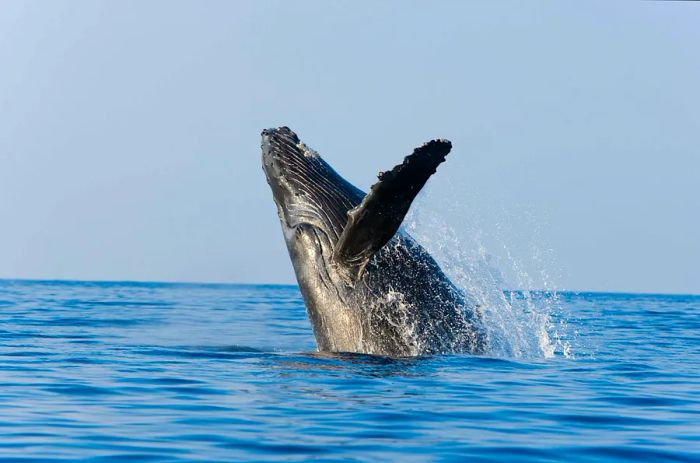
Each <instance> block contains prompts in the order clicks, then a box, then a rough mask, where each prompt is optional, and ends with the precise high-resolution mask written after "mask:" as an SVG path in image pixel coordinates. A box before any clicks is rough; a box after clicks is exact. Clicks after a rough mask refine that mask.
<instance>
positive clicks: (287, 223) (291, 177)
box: [261, 127, 364, 351]
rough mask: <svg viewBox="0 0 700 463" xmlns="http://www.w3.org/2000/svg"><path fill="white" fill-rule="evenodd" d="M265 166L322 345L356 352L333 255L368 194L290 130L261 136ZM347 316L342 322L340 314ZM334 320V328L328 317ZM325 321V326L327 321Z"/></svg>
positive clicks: (265, 132)
mask: <svg viewBox="0 0 700 463" xmlns="http://www.w3.org/2000/svg"><path fill="white" fill-rule="evenodd" d="M261 148H262V165H263V171H264V172H265V176H266V177H267V183H269V184H270V188H271V190H272V195H273V197H274V200H275V204H276V206H277V213H278V215H279V218H280V222H281V225H282V231H283V233H284V238H285V241H286V244H287V249H288V250H289V255H290V257H291V260H292V264H293V265H294V270H295V273H296V276H297V280H298V282H299V288H300V289H301V291H302V294H303V295H304V300H305V302H306V306H307V311H308V314H309V318H310V319H311V322H312V325H313V326H314V332H315V333H316V339H317V341H318V342H319V345H321V346H324V347H326V348H327V349H330V350H334V351H358V349H360V348H361V347H360V345H359V344H358V341H357V340H358V339H359V338H360V336H359V335H358V334H357V333H358V331H357V330H358V326H359V322H358V321H357V320H354V319H353V317H355V316H356V313H357V311H356V310H350V308H349V307H348V305H347V304H345V303H344V302H343V300H342V299H343V297H342V296H341V294H342V293H343V291H344V290H343V289H342V288H343V285H342V283H341V280H340V277H339V273H338V266H337V265H336V261H335V259H334V250H335V247H336V245H337V243H338V241H339V238H340V236H341V234H342V232H343V229H344V228H345V226H346V223H347V222H348V211H349V210H351V209H352V208H354V207H355V206H357V205H358V204H359V203H360V202H361V200H362V198H363V196H364V193H363V192H362V191H360V190H359V189H357V188H355V187H354V186H353V185H351V184H350V183H349V182H347V181H346V180H345V179H343V178H342V177H341V176H340V175H338V174H337V173H336V172H335V171H334V170H333V169H332V168H331V166H329V165H328V164H327V163H326V162H325V161H324V160H323V159H321V157H320V156H319V155H318V153H316V152H315V151H313V150H311V149H310V148H309V147H307V146H306V145H305V144H303V143H302V142H301V141H300V140H299V138H298V137H297V136H296V134H295V133H294V132H292V131H291V130H290V129H289V128H287V127H280V128H277V129H267V130H263V132H262V145H261ZM339 313H344V314H345V315H343V316H338V315H337V314H339ZM330 314H336V315H335V316H333V322H332V323H331V322H329V319H328V317H329V316H330ZM324 320H325V321H324Z"/></svg>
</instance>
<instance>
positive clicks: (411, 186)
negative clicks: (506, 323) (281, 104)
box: [262, 127, 484, 357]
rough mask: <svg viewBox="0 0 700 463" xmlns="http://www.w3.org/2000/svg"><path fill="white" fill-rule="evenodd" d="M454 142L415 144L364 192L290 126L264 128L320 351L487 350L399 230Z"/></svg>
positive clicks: (267, 159)
mask: <svg viewBox="0 0 700 463" xmlns="http://www.w3.org/2000/svg"><path fill="white" fill-rule="evenodd" d="M451 146H452V145H451V144H450V142H448V141H444V140H433V141H431V142H429V143H426V144H425V145H423V146H421V147H419V148H417V149H416V150H415V151H414V152H413V154H411V155H410V156H407V157H406V158H405V159H404V162H403V163H402V164H399V165H398V166H396V167H394V168H393V169H392V170H391V171H387V172H384V173H380V175H379V181H378V182H377V183H376V184H375V185H374V186H372V188H371V190H370V192H369V194H367V195H365V193H363V192H362V191H361V190H359V189H358V188H356V187H354V186H353V185H351V184H350V183H349V182H347V181H346V180H345V179H343V178H342V177H341V176H340V175H338V174H337V173H336V172H335V171H334V170H333V169H332V168H331V167H330V166H329V165H328V164H327V163H326V162H325V161H324V160H323V159H321V157H320V156H319V155H318V154H317V153H316V152H314V151H312V150H311V149H309V148H308V147H307V146H306V145H304V144H303V143H301V142H300V141H299V139H298V137H297V136H296V134H295V133H294V132H292V131H291V130H290V129H289V128H287V127H281V128H278V129H268V130H265V131H263V133H262V158H263V159H262V161H263V170H264V172H265V175H266V177H267V181H268V183H269V184H270V187H271V189H272V192H273V197H274V200H275V203H276V205H277V210H278V215H279V217H280V221H281V224H282V230H283V232H284V237H285V241H286V243H287V248H288V250H289V255H290V257H291V260H292V264H293V266H294V270H295V273H296V277H297V280H298V282H299V288H300V289H301V293H302V296H303V298H304V302H305V304H306V308H307V312H308V315H309V318H310V320H311V324H312V327H313V331H314V335H315V337H316V342H317V345H318V348H319V350H321V351H330V352H357V353H365V354H375V355H386V356H394V357H398V356H415V355H429V354H435V353H445V352H470V353H478V352H481V351H482V350H483V348H484V336H483V335H482V331H481V329H480V318H479V315H478V311H477V310H476V309H475V307H473V306H471V305H469V304H467V302H466V299H465V296H464V294H463V293H462V292H461V291H459V290H458V289H457V288H456V287H455V286H454V285H453V284H452V282H451V281H450V280H449V279H448V278H447V277H446V276H445V274H444V273H443V272H442V270H441V269H440V267H439V266H438V264H437V263H436V262H435V260H434V259H433V258H432V257H431V256H430V254H428V252H427V251H426V250H425V249H423V247H421V246H420V245H419V244H418V243H416V242H415V241H414V240H413V239H412V238H411V237H410V236H409V235H408V234H407V233H405V232H404V231H403V230H400V225H401V222H402V221H403V218H404V216H405V214H406V213H407V212H408V209H409V207H410V205H411V202H412V201H413V199H414V198H415V196H416V195H417V194H418V192H419V191H420V189H421V188H422V187H423V185H424V184H425V182H426V181H427V180H428V178H429V177H430V175H432V174H433V173H434V172H435V169H436V168H437V166H438V164H440V163H441V162H442V161H444V159H445V156H446V155H447V153H448V152H449V151H450V149H451Z"/></svg>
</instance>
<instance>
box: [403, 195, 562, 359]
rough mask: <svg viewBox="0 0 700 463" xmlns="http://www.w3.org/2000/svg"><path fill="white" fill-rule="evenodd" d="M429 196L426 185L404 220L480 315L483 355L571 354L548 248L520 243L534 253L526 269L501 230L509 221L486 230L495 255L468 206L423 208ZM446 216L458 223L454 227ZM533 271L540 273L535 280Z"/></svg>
mask: <svg viewBox="0 0 700 463" xmlns="http://www.w3.org/2000/svg"><path fill="white" fill-rule="evenodd" d="M460 196H461V195H460ZM460 196H456V197H460ZM430 197H431V194H430V190H429V189H428V190H427V191H426V192H425V193H422V194H421V195H420V196H419V197H418V199H417V201H416V203H415V204H414V208H413V210H412V212H411V214H410V216H409V217H408V218H407V220H406V221H405V222H404V225H405V228H406V230H407V231H408V232H409V233H410V234H411V235H412V236H413V237H414V238H415V239H416V240H417V241H418V242H419V243H420V244H421V245H422V246H424V247H425V248H426V249H427V250H428V252H430V253H431V255H432V256H433V257H434V258H435V259H436V260H437V262H438V263H439V264H440V266H441V267H442V269H443V271H445V273H446V274H447V275H448V276H449V277H450V278H451V279H452V281H453V283H454V284H455V285H457V286H458V287H459V288H460V289H461V290H462V291H463V292H464V293H465V295H466V296H467V298H468V300H469V303H470V304H473V305H474V306H476V307H478V310H479V311H480V312H481V313H482V314H483V321H484V329H485V331H486V334H487V338H488V350H487V355H492V356H496V357H509V358H550V357H553V356H555V355H561V356H564V357H567V358H569V357H571V356H572V349H571V340H570V338H571V336H570V335H569V334H568V327H567V323H566V316H565V314H564V312H563V306H562V304H561V301H560V297H559V294H558V292H557V289H556V287H555V284H554V282H553V280H554V278H552V277H551V274H550V272H551V270H549V269H548V268H547V263H548V262H549V261H551V256H550V254H551V251H550V250H549V248H546V247H543V246H537V245H535V244H533V243H528V242H521V243H518V245H519V246H521V247H522V248H523V249H528V250H530V251H531V253H532V257H531V258H530V259H529V260H528V266H527V268H526V266H525V265H524V264H523V263H522V261H521V260H520V259H519V258H518V257H516V253H515V252H513V251H511V246H509V245H508V244H507V240H506V239H505V238H504V237H503V236H501V233H502V232H503V229H504V228H507V227H505V226H504V225H503V224H504V223H505V222H507V221H501V222H500V223H499V226H498V227H497V230H494V231H492V232H489V233H488V237H489V240H488V241H489V242H490V243H494V242H495V243H497V244H500V249H498V251H499V252H498V254H499V256H498V258H497V259H494V257H493V254H492V253H491V252H489V250H488V249H487V240H486V239H485V236H486V233H487V232H486V231H485V230H484V229H483V226H480V225H479V224H478V220H475V219H472V220H469V219H468V218H467V217H466V215H467V210H468V209H465V208H461V209H460V208H459V207H458V206H459V205H455V204H451V205H450V204H447V205H444V206H442V207H437V208H436V207H429V206H427V204H426V207H421V206H422V205H423V204H425V203H428V202H430V203H433V205H434V201H431V199H430ZM470 212H471V211H470ZM447 217H449V220H450V222H452V223H457V224H459V225H458V226H455V225H452V224H451V223H449V222H448V219H447ZM543 249H546V250H547V251H546V252H545V251H543ZM494 260H496V261H497V262H494ZM501 270H503V272H502V271H501ZM504 273H507V274H508V278H506V277H504ZM532 274H535V275H536V276H537V277H538V278H537V280H536V279H535V278H533V277H532Z"/></svg>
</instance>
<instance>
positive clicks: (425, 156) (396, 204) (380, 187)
mask: <svg viewBox="0 0 700 463" xmlns="http://www.w3.org/2000/svg"><path fill="white" fill-rule="evenodd" d="M451 149H452V143H450V142H449V141H447V140H433V141H430V142H428V143H426V144H424V145H423V146H421V147H419V148H416V149H415V150H414V151H413V153H412V154H411V155H409V156H406V158H405V159H404V161H403V162H402V163H401V164H399V165H397V166H396V167H394V168H393V169H391V170H390V171H387V172H380V173H379V175H378V178H379V181H378V182H377V183H375V184H374V185H372V188H371V189H370V191H369V193H367V195H366V196H365V197H364V199H363V200H362V202H361V203H360V205H359V206H357V207H355V208H354V209H351V210H350V211H348V221H347V223H346V225H345V228H344V229H343V232H342V234H341V235H340V238H339V239H338V242H337V244H336V247H335V251H334V257H335V260H336V262H338V263H339V264H341V265H343V266H344V267H345V268H346V269H347V271H348V272H347V273H348V276H349V277H350V278H351V279H355V278H357V277H359V276H360V275H361V274H362V271H363V270H364V268H365V266H366V265H367V262H368V261H369V259H370V258H371V257H372V256H373V255H374V253H375V252H377V251H379V250H380V249H381V248H382V246H384V245H385V244H386V243H387V242H388V241H389V240H390V239H391V238H392V237H393V236H394V234H395V233H396V231H397V230H398V229H399V226H400V225H401V222H402V221H403V219H404V217H405V216H406V213H407V212H408V209H409V208H410V207H411V203H412V202H413V200H414V199H415V197H416V195H417V194H418V192H419V191H420V190H421V188H423V185H425V182H427V181H428V178H430V176H431V175H432V174H434V173H435V170H436V169H437V166H438V165H439V164H440V163H441V162H443V161H444V160H445V156H447V153H449V152H450V150H451Z"/></svg>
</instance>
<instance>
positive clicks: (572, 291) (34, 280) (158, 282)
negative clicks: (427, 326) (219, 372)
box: [0, 277, 700, 297]
mask: <svg viewBox="0 0 700 463" xmlns="http://www.w3.org/2000/svg"><path fill="white" fill-rule="evenodd" d="M3 282H18V283H106V284H141V285H148V284H155V285H172V286H176V285H182V286H287V287H295V288H298V287H299V285H298V284H297V283H269V282H268V283H261V282H246V283H242V282H241V283H235V282H223V281H181V280H169V281H166V280H109V279H107V280H99V279H97V280H89V279H66V278H5V277H0V283H3ZM502 291H504V292H505V291H510V292H525V291H531V292H537V293H559V294H577V295H582V294H616V295H643V296H689V297H700V294H693V293H663V292H634V291H601V290H587V289H586V290H583V289H554V290H552V289H532V288H529V289H524V288H504V289H502Z"/></svg>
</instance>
